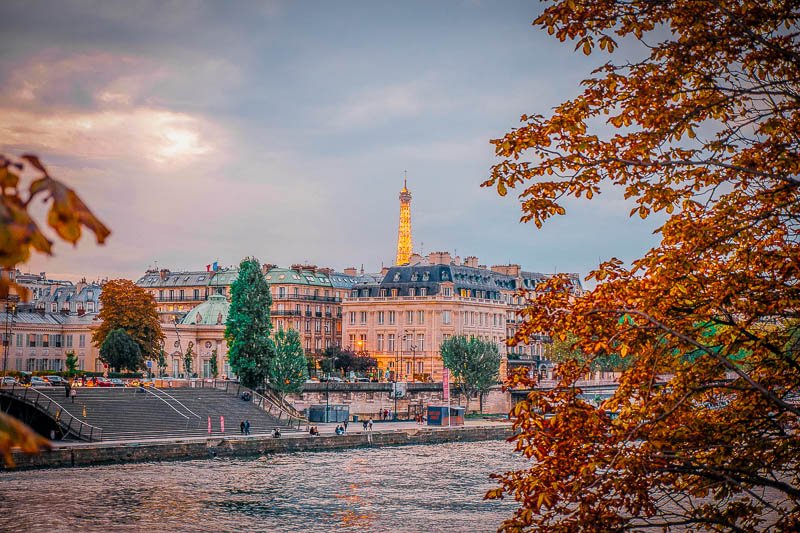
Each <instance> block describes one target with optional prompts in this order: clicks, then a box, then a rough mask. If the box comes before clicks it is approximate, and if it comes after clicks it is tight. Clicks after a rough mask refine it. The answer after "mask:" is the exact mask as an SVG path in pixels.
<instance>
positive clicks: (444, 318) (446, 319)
mask: <svg viewBox="0 0 800 533" xmlns="http://www.w3.org/2000/svg"><path fill="white" fill-rule="evenodd" d="M450 323H451V316H450V311H442V324H450Z"/></svg>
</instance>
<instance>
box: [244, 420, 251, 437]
mask: <svg viewBox="0 0 800 533" xmlns="http://www.w3.org/2000/svg"><path fill="white" fill-rule="evenodd" d="M244 434H245V435H249V434H250V421H249V420H245V421H244Z"/></svg>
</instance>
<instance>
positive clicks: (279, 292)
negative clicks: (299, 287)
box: [278, 287, 286, 298]
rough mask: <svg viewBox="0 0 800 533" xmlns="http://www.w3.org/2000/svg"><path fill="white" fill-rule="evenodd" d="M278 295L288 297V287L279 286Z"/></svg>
mask: <svg viewBox="0 0 800 533" xmlns="http://www.w3.org/2000/svg"><path fill="white" fill-rule="evenodd" d="M278 297H279V298H285V297H286V287H279V288H278Z"/></svg>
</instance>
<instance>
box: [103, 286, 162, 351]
mask: <svg viewBox="0 0 800 533" xmlns="http://www.w3.org/2000/svg"><path fill="white" fill-rule="evenodd" d="M100 303H101V305H102V308H101V309H100V313H99V314H98V317H99V318H100V319H101V320H102V322H101V323H100V325H99V326H98V328H97V329H96V330H95V331H94V332H93V333H92V342H93V343H94V345H95V346H97V347H100V346H102V345H103V341H105V339H106V337H107V336H108V335H109V334H110V333H111V331H113V330H115V329H122V330H124V331H125V333H127V334H128V335H130V337H131V338H132V339H133V340H134V341H136V344H138V345H139V349H140V350H141V352H142V356H143V357H144V358H145V359H155V358H157V357H158V353H159V351H160V350H161V344H162V341H163V340H164V333H163V332H162V331H161V323H160V322H159V320H158V312H157V311H156V304H155V300H153V296H152V295H151V294H150V293H149V292H147V291H146V290H145V289H143V288H141V287H139V286H138V285H136V284H135V283H134V282H132V281H130V280H127V279H114V280H111V281H108V282H106V283H105V284H103V292H101V293H100Z"/></svg>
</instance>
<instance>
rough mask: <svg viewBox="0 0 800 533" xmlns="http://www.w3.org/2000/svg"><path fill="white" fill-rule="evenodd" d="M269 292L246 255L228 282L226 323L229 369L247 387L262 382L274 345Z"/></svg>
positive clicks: (265, 282) (258, 265)
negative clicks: (236, 276) (236, 274)
mask: <svg viewBox="0 0 800 533" xmlns="http://www.w3.org/2000/svg"><path fill="white" fill-rule="evenodd" d="M271 305H272V296H271V295H270V292H269V284H268V283H267V280H266V279H265V278H264V274H263V273H262V272H261V265H260V264H259V263H258V260H257V259H254V258H245V259H243V260H242V262H241V263H240V264H239V276H238V278H236V281H234V282H233V284H232V285H231V307H230V311H229V312H228V321H227V322H226V325H225V339H226V340H227V341H228V359H229V361H230V366H231V370H232V371H233V372H234V373H235V374H236V375H237V376H239V379H240V380H241V381H242V383H243V384H244V385H245V386H247V387H257V386H259V385H262V384H263V383H264V381H265V379H266V378H267V376H268V374H269V367H270V360H271V359H272V358H273V357H274V354H275V345H274V343H273V342H272V339H271V338H270V332H271V331H272V322H271V321H270V315H269V309H270V306H271Z"/></svg>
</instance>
